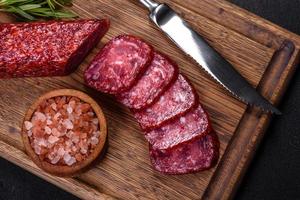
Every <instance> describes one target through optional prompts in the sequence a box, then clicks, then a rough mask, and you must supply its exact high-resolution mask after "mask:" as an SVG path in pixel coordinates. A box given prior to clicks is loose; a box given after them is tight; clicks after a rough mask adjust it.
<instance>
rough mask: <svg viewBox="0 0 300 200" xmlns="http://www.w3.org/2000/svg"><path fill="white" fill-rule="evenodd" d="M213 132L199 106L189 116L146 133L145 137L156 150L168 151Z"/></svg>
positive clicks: (186, 115)
mask: <svg viewBox="0 0 300 200" xmlns="http://www.w3.org/2000/svg"><path fill="white" fill-rule="evenodd" d="M210 131H211V125H210V121H209V118H208V115H207V114H206V112H205V111H204V110H203V108H202V106H201V105H199V106H197V107H195V108H194V109H193V110H191V111H189V112H188V113H187V114H185V115H183V116H181V117H179V118H176V119H174V120H172V121H170V122H168V123H167V124H165V125H163V126H161V127H159V128H156V129H154V130H152V131H149V132H146V133H145V137H146V139H147V140H148V142H149V143H150V144H151V145H152V148H154V149H168V148H172V147H174V146H176V145H178V144H180V143H184V142H187V141H189V140H192V139H194V138H196V137H203V136H205V135H206V134H208V133H209V132H210Z"/></svg>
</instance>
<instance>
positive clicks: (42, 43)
mask: <svg viewBox="0 0 300 200" xmlns="http://www.w3.org/2000/svg"><path fill="white" fill-rule="evenodd" d="M108 28H109V21H108V20H107V19H104V20H75V21H50V22H33V23H15V24H0V78H11V77H29V76H31V77H32V76H61V75H67V74H69V73H71V72H73V71H74V70H75V69H76V68H77V66H78V65H79V64H80V63H81V62H82V60H83V59H84V58H85V56H86V55H87V54H88V52H89V51H90V50H91V49H92V48H93V47H94V46H95V45H96V44H97V43H98V41H99V40H100V39H101V38H102V37H103V36H104V34H105V33H106V32H107V30H108Z"/></svg>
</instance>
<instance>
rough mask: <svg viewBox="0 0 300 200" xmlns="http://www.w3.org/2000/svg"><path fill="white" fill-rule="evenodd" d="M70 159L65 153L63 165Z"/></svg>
mask: <svg viewBox="0 0 300 200" xmlns="http://www.w3.org/2000/svg"><path fill="white" fill-rule="evenodd" d="M70 159H71V156H70V154H69V153H65V155H64V161H65V163H67V162H68V161H69V160H70Z"/></svg>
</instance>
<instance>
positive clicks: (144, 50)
mask: <svg viewBox="0 0 300 200" xmlns="http://www.w3.org/2000/svg"><path fill="white" fill-rule="evenodd" d="M152 58H153V50H152V47H151V46H150V45H148V44H147V43H145V42H144V41H143V40H141V39H139V38H137V37H134V36H129V35H121V36H118V37H115V38H114V39H112V40H111V41H110V42H109V43H107V44H106V45H105V47H104V48H103V49H102V50H101V51H100V52H99V53H98V54H97V55H96V57H95V58H94V60H93V61H92V63H91V65H90V66H89V67H88V68H87V70H86V71H85V81H86V83H87V84H88V85H89V86H90V87H93V88H95V89H96V90H98V91H101V92H105V93H110V94H118V93H120V92H123V91H125V90H128V89H130V88H131V87H132V86H133V85H134V84H135V83H136V82H137V81H138V79H139V77H140V76H141V75H142V74H143V73H144V72H145V71H146V69H147V67H148V66H149V64H150V62H151V61H152Z"/></svg>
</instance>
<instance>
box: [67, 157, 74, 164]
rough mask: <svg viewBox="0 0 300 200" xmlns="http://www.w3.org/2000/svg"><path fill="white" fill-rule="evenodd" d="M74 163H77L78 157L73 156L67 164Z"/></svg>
mask: <svg viewBox="0 0 300 200" xmlns="http://www.w3.org/2000/svg"><path fill="white" fill-rule="evenodd" d="M74 163H76V159H75V158H74V157H71V159H70V160H68V162H66V164H67V165H69V166H71V165H73V164H74Z"/></svg>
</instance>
